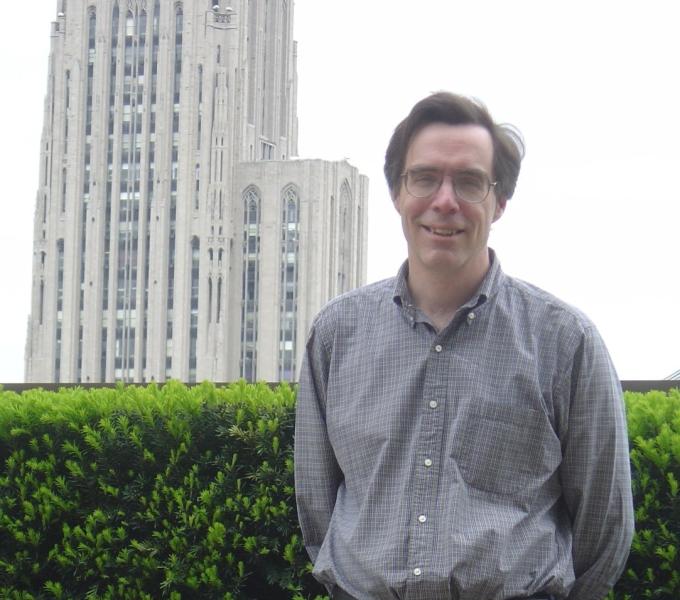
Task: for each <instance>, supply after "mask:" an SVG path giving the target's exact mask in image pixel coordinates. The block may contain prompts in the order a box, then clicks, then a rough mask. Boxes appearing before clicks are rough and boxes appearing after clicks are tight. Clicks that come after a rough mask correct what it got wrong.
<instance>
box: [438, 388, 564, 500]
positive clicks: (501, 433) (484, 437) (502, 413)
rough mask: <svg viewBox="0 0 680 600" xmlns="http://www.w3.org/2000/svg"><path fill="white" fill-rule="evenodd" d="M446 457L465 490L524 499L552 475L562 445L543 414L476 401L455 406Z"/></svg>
mask: <svg viewBox="0 0 680 600" xmlns="http://www.w3.org/2000/svg"><path fill="white" fill-rule="evenodd" d="M451 457H452V458H453V460H454V461H455V462H456V464H457V466H458V469H459V471H460V474H461V476H462V478H463V480H464V481H465V483H467V484H468V485H469V486H472V487H474V488H476V489H479V490H483V491H485V492H490V493H493V494H498V495H510V494H517V493H519V492H520V491H522V495H525V494H528V493H532V492H533V491H535V490H536V489H537V488H539V487H540V486H541V485H543V484H544V483H545V482H546V481H547V480H548V479H549V478H550V477H551V476H552V475H553V474H554V473H555V471H556V470H557V468H558V467H559V464H560V462H561V446H560V442H559V439H558V437H557V436H556V435H555V432H554V430H553V428H552V426H551V424H550V422H549V420H548V418H547V416H546V415H545V413H544V412H543V411H540V410H535V409H532V408H526V407H524V406H518V405H506V404H502V403H500V402H496V401H493V402H490V401H485V400H481V399H477V400H476V401H475V402H474V403H469V404H463V405H462V406H460V407H459V410H458V414H457V416H456V418H455V422H454V427H453V446H452V452H451Z"/></svg>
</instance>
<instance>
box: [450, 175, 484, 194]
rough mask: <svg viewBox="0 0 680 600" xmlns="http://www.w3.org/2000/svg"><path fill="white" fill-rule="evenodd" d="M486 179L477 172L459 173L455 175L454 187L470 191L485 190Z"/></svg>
mask: <svg viewBox="0 0 680 600" xmlns="http://www.w3.org/2000/svg"><path fill="white" fill-rule="evenodd" d="M486 185H487V183H486V181H485V179H484V177H483V176H482V175H480V174H478V173H459V174H458V175H457V176H456V187H457V188H458V189H459V190H460V191H464V190H468V191H471V192H482V193H483V192H485V191H486Z"/></svg>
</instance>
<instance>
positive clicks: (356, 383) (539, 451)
mask: <svg viewBox="0 0 680 600" xmlns="http://www.w3.org/2000/svg"><path fill="white" fill-rule="evenodd" d="M491 256H492V266H491V268H490V270H489V272H488V274H487V275H486V278H485V279H484V282H483V284H482V285H481V287H480V289H479V290H478V292H477V293H476V294H475V296H474V297H473V298H472V299H471V300H470V301H469V302H468V303H467V304H466V305H465V306H463V307H461V308H460V310H459V311H458V312H457V314H456V315H455V317H454V318H453V320H452V322H451V323H450V324H449V325H448V326H447V327H446V328H445V329H444V330H442V331H440V332H439V333H437V332H436V331H435V330H434V328H433V327H432V326H431V325H430V324H429V322H428V320H427V318H426V317H425V315H423V314H422V313H421V312H420V311H419V310H418V309H417V308H415V307H414V306H412V305H411V303H410V300H409V293H408V289H407V285H406V278H407V275H408V269H407V265H406V264H405V265H404V266H403V267H402V269H401V270H400V272H399V274H398V275H397V277H396V278H394V279H389V280H386V281H382V282H379V283H375V284H372V285H369V286H366V287H364V288H361V289H358V290H355V291H352V292H349V293H347V294H344V295H343V296H341V297H339V298H336V299H335V300H333V301H331V302H330V303H329V304H328V305H327V306H326V307H325V308H324V309H323V310H322V311H321V312H320V314H319V315H318V316H317V318H316V319H315V321H314V324H313V326H312V329H311V332H310V334H309V338H308V343H307V351H306V355H305V360H304V363H303V367H302V373H301V376H300V388H299V393H298V404H297V419H296V431H295V483H296V495H297V503H298V513H299V517H300V525H301V528H302V532H303V536H304V543H305V546H306V547H307V550H308V552H309V554H310V556H311V558H312V560H313V561H314V575H315V576H316V577H317V578H318V579H319V580H320V581H321V582H323V583H324V584H326V586H327V587H328V588H329V589H330V590H332V589H334V587H335V586H339V587H340V588H342V589H344V590H345V591H347V592H348V593H350V594H352V595H353V596H355V597H357V598H359V599H361V600H365V599H371V600H373V599H376V600H377V599H379V600H383V599H384V600H387V599H397V598H398V599H401V600H407V599H408V600H415V599H423V600H445V599H456V600H458V599H459V600H503V599H506V598H511V597H514V596H525V595H528V594H531V593H535V592H537V591H544V592H548V593H551V594H554V595H555V596H556V597H557V598H567V597H568V598H569V600H596V599H600V598H603V597H604V596H605V595H606V593H607V591H608V590H609V589H610V588H611V586H612V585H613V584H614V582H615V581H616V579H617V578H618V576H619V575H620V573H621V571H622V569H623V566H624V564H625V561H626V558H627V555H628V550H629V547H630V542H631V537H632V534H633V507H632V498H631V486H630V469H629V461H628V439H627V434H626V422H625V414H624V407H623V402H622V393H621V388H620V385H619V380H618V377H617V375H616V372H615V371H614V368H613V366H612V363H611V361H610V358H609V355H608V353H607V351H606V349H605V347H604V344H603V342H602V340H601V338H600V336H599V334H598V333H597V331H596V330H595V328H594V326H593V325H592V323H591V322H590V321H589V320H588V319H587V318H586V317H585V316H584V315H582V314H581V313H580V312H578V311H576V310H575V309H573V308H571V307H569V306H567V305H566V304H564V303H563V302H561V301H560V300H558V299H556V298H555V297H553V296H551V295H549V294H547V293H546V292H544V291H542V290H540V289H537V288H535V287H533V286H531V285H529V284H527V283H524V282H521V281H518V280H515V279H512V278H510V277H508V276H506V275H505V274H504V273H503V272H502V270H501V268H500V265H499V263H498V261H497V260H496V259H495V257H494V256H493V252H492V253H491Z"/></svg>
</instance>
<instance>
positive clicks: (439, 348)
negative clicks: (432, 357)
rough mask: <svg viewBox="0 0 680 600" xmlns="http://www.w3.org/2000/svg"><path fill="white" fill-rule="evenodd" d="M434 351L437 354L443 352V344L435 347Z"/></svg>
mask: <svg viewBox="0 0 680 600" xmlns="http://www.w3.org/2000/svg"><path fill="white" fill-rule="evenodd" d="M434 351H435V352H441V351H442V347H441V344H437V345H436V346H435V347H434Z"/></svg>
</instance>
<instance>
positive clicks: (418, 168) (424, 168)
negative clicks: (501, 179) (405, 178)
mask: <svg viewBox="0 0 680 600" xmlns="http://www.w3.org/2000/svg"><path fill="white" fill-rule="evenodd" d="M404 172H410V173H416V174H417V173H429V172H433V173H444V172H447V171H446V170H445V169H439V168H437V167H433V166H430V165H418V166H415V167H410V168H408V169H405V171H404ZM449 172H450V173H453V174H454V175H461V174H469V175H484V176H485V177H487V178H489V180H490V179H491V176H490V175H489V174H488V173H487V172H486V171H484V170H482V169H475V168H474V167H472V168H469V169H456V170H453V171H449Z"/></svg>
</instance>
